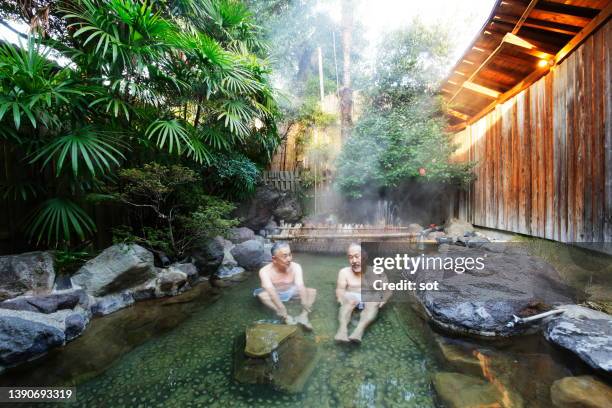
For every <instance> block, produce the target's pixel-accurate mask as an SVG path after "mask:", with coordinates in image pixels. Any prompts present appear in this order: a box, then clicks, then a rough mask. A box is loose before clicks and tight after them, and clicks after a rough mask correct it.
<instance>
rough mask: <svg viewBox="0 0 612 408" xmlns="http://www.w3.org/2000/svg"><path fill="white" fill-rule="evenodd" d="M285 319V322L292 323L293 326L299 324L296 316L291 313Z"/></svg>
mask: <svg viewBox="0 0 612 408" xmlns="http://www.w3.org/2000/svg"><path fill="white" fill-rule="evenodd" d="M284 321H285V324H288V325H292V326H293V325H296V324H297V321H296V319H295V317H293V316H291V315H287V317H285V319H284Z"/></svg>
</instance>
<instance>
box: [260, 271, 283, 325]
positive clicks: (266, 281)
mask: <svg viewBox="0 0 612 408" xmlns="http://www.w3.org/2000/svg"><path fill="white" fill-rule="evenodd" d="M259 279H260V280H261V287H262V288H263V289H264V290H265V291H266V292H267V293H268V295H270V299H271V300H272V303H274V306H276V309H277V310H278V311H279V312H280V315H281V317H283V318H284V317H287V308H286V307H285V305H284V304H283V302H281V300H280V297H278V292H277V291H276V288H275V287H274V284H273V283H272V280H271V279H270V276H268V274H267V273H266V271H265V270H264V269H263V268H262V269H260V270H259Z"/></svg>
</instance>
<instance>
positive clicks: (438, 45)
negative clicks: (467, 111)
mask: <svg viewBox="0 0 612 408" xmlns="http://www.w3.org/2000/svg"><path fill="white" fill-rule="evenodd" d="M381 44H393V46H392V47H383V46H381V47H379V51H378V55H377V58H376V65H375V67H374V71H373V72H372V77H371V78H370V86H369V87H368V88H367V89H365V90H364V93H363V96H364V106H363V113H362V114H361V115H360V117H359V120H358V122H357V123H356V124H355V128H354V130H353V132H352V135H351V136H350V138H349V139H348V140H349V141H350V143H346V144H345V145H344V148H343V150H342V152H341V154H340V156H339V157H338V162H337V169H338V174H337V177H336V181H337V183H338V185H339V187H340V189H341V191H342V192H344V193H345V194H346V195H347V196H350V197H353V198H359V197H362V196H364V195H366V194H367V193H376V194H378V190H379V189H398V188H400V187H401V185H402V183H404V182H406V181H410V180H419V181H435V182H443V183H456V184H467V183H469V181H470V180H471V175H472V173H471V171H470V166H471V165H470V164H460V163H452V162H451V161H450V160H449V159H450V157H451V155H452V153H453V151H454V149H455V146H454V145H453V143H452V141H451V139H450V137H449V135H448V134H447V133H446V132H445V130H444V129H445V127H446V122H445V120H444V115H443V112H444V110H443V109H444V107H443V106H442V104H441V100H440V99H439V98H438V97H437V96H436V94H437V88H438V83H439V81H440V80H441V79H442V78H443V77H444V75H445V69H446V67H448V66H449V65H450V52H449V44H450V39H449V34H448V32H447V31H446V30H445V29H444V28H440V27H430V26H426V25H424V24H422V23H420V22H419V21H418V20H415V21H413V23H412V24H411V26H410V27H409V28H407V29H404V30H397V31H394V32H391V33H389V34H388V35H387V36H386V38H384V39H383V40H382V42H381Z"/></svg>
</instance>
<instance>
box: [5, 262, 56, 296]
mask: <svg viewBox="0 0 612 408" xmlns="http://www.w3.org/2000/svg"><path fill="white" fill-rule="evenodd" d="M0 271H1V272H2V280H1V281H0V300H5V299H10V298H14V297H16V296H19V295H23V294H43V293H49V292H50V291H51V289H52V288H53V281H54V280H55V270H54V269H53V256H52V255H51V254H50V253H48V252H28V253H25V254H19V255H7V256H0Z"/></svg>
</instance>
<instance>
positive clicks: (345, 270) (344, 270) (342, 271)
mask: <svg viewBox="0 0 612 408" xmlns="http://www.w3.org/2000/svg"><path fill="white" fill-rule="evenodd" d="M350 273H351V267H350V266H346V267H344V268H342V269H340V270H339V271H338V276H342V277H346V276H348V275H349V274H350Z"/></svg>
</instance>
